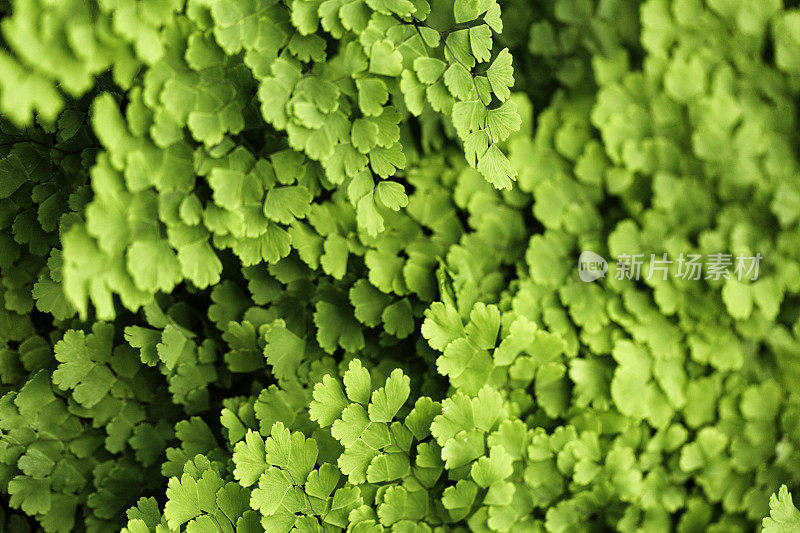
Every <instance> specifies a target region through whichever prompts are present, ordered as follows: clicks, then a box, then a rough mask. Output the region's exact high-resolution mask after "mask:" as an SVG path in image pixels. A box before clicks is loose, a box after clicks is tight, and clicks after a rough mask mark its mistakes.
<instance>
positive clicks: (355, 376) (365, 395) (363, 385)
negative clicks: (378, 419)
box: [343, 359, 372, 405]
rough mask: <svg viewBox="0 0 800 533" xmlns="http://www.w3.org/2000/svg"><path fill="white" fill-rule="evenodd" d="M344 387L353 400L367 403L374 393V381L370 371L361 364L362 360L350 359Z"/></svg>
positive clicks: (363, 403)
mask: <svg viewBox="0 0 800 533" xmlns="http://www.w3.org/2000/svg"><path fill="white" fill-rule="evenodd" d="M343 381H344V387H345V390H346V391H347V397H348V398H349V399H350V401H351V402H356V403H360V404H362V405H367V404H368V403H369V398H370V395H371V394H372V382H371V380H370V376H369V371H368V370H367V369H366V368H364V367H363V366H361V361H359V360H358V359H353V360H352V361H350V364H349V366H348V369H347V372H345V373H344V378H343Z"/></svg>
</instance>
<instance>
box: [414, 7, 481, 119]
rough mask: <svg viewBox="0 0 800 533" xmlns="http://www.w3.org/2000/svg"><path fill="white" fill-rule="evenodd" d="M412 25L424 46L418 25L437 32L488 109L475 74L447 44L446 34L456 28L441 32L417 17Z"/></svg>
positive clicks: (479, 99)
mask: <svg viewBox="0 0 800 533" xmlns="http://www.w3.org/2000/svg"><path fill="white" fill-rule="evenodd" d="M470 24H471V23H470ZM412 25H413V26H414V29H415V30H417V35H419V38H420V39H421V40H422V44H423V45H425V47H428V45H427V44H426V43H425V39H424V38H423V37H422V33H421V32H420V31H419V27H420V26H424V27H426V28H428V29H431V30H433V31H435V32H436V33H438V34H439V40H441V41H442V43H443V44H444V47H445V49H446V50H447V51H448V52H449V53H450V56H451V57H452V58H453V59H455V61H456V62H457V63H458V64H459V65H461V66H462V67H463V68H464V70H466V71H467V72H468V73H469V76H470V78H472V85H473V86H474V87H475V94H477V95H478V101H479V102H480V103H481V105H482V106H483V107H484V108H486V109H487V110H488V109H489V106H488V105H487V104H486V103H485V102H484V101H483V98H481V92H480V90H478V82H477V81H476V80H475V74H473V73H472V70H470V69H469V68H467V65H465V64H464V62H463V61H461V60H460V59H459V58H458V57H457V56H456V54H455V53H454V52H453V49H452V48H450V45H449V44H447V36H448V35H449V34H450V33H451V32H453V31H456V28H451V29H450V30H448V31H447V32H446V33H445V32H442V31H440V30H437V29H436V28H433V27H431V26H429V25H428V24H426V23H425V22H424V21H421V20H419V19H416V18H415V19H414V22H412ZM473 26H476V25H473ZM473 26H466V27H465V28H470V27H473ZM465 28H459V29H465Z"/></svg>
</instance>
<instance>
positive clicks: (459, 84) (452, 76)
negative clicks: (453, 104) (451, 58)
mask: <svg viewBox="0 0 800 533" xmlns="http://www.w3.org/2000/svg"><path fill="white" fill-rule="evenodd" d="M444 83H445V85H446V86H447V88H448V89H449V90H450V93H451V94H452V95H453V96H455V97H456V98H458V99H459V100H469V99H470V97H472V94H473V91H474V89H475V87H474V85H473V82H472V74H471V73H470V72H469V71H468V70H467V69H466V68H464V67H463V65H461V64H459V63H452V64H451V65H450V66H449V67H447V70H446V71H445V73H444Z"/></svg>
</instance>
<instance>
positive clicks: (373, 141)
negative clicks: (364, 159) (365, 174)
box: [350, 118, 379, 154]
mask: <svg viewBox="0 0 800 533" xmlns="http://www.w3.org/2000/svg"><path fill="white" fill-rule="evenodd" d="M378 133H379V129H378V125H377V124H375V123H374V122H372V121H371V120H367V119H365V118H359V119H356V120H355V121H354V122H353V127H352V130H351V132H350V140H351V142H352V143H353V147H355V149H356V150H358V151H359V152H361V153H362V154H366V153H368V152H369V151H370V150H372V149H373V148H374V147H375V146H377V145H378Z"/></svg>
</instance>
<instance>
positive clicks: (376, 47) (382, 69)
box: [369, 40, 403, 77]
mask: <svg viewBox="0 0 800 533" xmlns="http://www.w3.org/2000/svg"><path fill="white" fill-rule="evenodd" d="M369 71H370V72H372V73H374V74H380V75H382V76H390V77H394V76H399V75H400V73H401V72H403V55H402V54H401V53H400V52H399V51H398V50H396V49H395V48H394V45H392V43H391V41H388V40H381V41H375V42H374V43H373V44H372V48H370V52H369Z"/></svg>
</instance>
